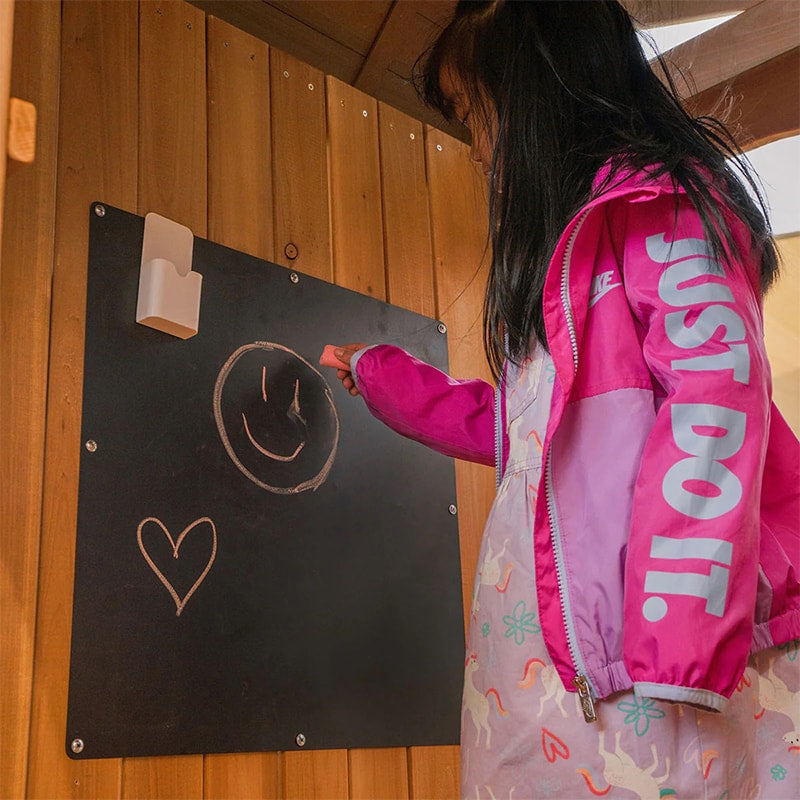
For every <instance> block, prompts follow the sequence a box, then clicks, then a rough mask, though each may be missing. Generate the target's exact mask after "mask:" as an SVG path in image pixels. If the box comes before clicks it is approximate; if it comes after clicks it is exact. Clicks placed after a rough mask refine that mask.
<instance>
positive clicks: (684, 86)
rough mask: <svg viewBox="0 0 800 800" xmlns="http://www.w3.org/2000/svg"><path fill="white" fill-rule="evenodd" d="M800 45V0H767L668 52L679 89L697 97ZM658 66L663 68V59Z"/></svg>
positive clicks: (666, 60)
mask: <svg viewBox="0 0 800 800" xmlns="http://www.w3.org/2000/svg"><path fill="white" fill-rule="evenodd" d="M798 46H800V16H799V15H798V4H797V0H762V1H761V2H760V3H758V4H757V5H754V6H752V7H750V8H749V9H747V11H744V12H742V13H741V14H739V15H738V16H736V17H734V18H733V19H732V20H729V21H728V22H724V23H723V24H722V25H718V26H717V27H716V28H712V29H711V30H710V31H706V32H705V33H703V34H700V36H696V37H695V38H694V39H690V40H689V41H688V42H684V43H683V44H679V45H678V46H677V47H673V48H672V49H671V50H669V51H667V52H666V53H664V61H665V62H666V64H667V68H668V69H669V71H670V74H671V75H672V78H673V80H674V81H675V84H676V86H677V87H678V91H679V92H680V93H681V94H682V95H685V96H688V97H691V96H693V95H696V94H699V93H700V92H703V91H705V90H706V89H709V88H710V87H712V86H716V85H717V84H720V83H724V82H725V81H729V80H732V79H733V78H735V77H736V76H737V75H739V74H740V73H743V72H746V71H747V70H750V69H753V68H754V67H757V66H758V65H759V64H763V63H765V62H767V61H769V60H771V59H773V58H777V57H778V56H779V55H781V54H783V53H786V52H788V51H790V50H792V49H794V48H795V47H798ZM653 68H654V69H655V70H656V73H657V74H659V73H660V74H662V75H663V73H662V72H661V70H660V67H659V66H658V64H654V65H653Z"/></svg>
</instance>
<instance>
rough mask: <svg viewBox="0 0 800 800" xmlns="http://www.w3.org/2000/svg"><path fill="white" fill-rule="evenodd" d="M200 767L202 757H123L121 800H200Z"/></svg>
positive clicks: (201, 775)
mask: <svg viewBox="0 0 800 800" xmlns="http://www.w3.org/2000/svg"><path fill="white" fill-rule="evenodd" d="M202 766H203V757H202V756H167V757H159V758H126V759H124V760H123V762H122V798H123V800H142V798H144V797H146V798H148V800H149V799H150V798H164V800H178V798H180V799H181V800H182V798H187V800H189V799H190V798H200V797H202V796H203V769H202Z"/></svg>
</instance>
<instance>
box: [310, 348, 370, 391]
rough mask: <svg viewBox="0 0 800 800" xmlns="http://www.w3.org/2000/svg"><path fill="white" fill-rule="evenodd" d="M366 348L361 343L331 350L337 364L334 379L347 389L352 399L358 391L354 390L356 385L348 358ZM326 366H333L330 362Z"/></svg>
mask: <svg viewBox="0 0 800 800" xmlns="http://www.w3.org/2000/svg"><path fill="white" fill-rule="evenodd" d="M366 346H367V345H366V344H364V343H363V342H359V343H357V344H344V345H338V346H335V347H333V349H332V352H333V355H334V357H335V358H336V361H338V362H339V364H337V369H336V377H337V378H338V379H339V380H340V381H341V382H342V386H344V388H345V389H347V391H348V392H350V394H351V395H353V397H355V396H356V395H357V394H358V389H357V388H356V383H355V381H354V380H353V373H352V370H351V369H350V358H351V357H352V355H353V353H356V352H358V351H359V350H363V349H364V348H365V347H366ZM326 351H327V348H326ZM321 363H322V362H321ZM327 364H328V366H333V363H332V362H330V361H328V362H327Z"/></svg>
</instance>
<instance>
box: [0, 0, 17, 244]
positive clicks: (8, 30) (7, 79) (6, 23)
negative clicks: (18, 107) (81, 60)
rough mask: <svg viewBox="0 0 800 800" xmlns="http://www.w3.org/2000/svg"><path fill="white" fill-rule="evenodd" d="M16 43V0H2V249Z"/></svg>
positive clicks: (0, 15)
mask: <svg viewBox="0 0 800 800" xmlns="http://www.w3.org/2000/svg"><path fill="white" fill-rule="evenodd" d="M13 43H14V0H0V250H1V249H2V244H3V200H4V199H5V196H6V160H7V159H6V150H7V146H8V142H7V136H8V105H9V100H10V98H11V49H12V47H11V46H12V44H13Z"/></svg>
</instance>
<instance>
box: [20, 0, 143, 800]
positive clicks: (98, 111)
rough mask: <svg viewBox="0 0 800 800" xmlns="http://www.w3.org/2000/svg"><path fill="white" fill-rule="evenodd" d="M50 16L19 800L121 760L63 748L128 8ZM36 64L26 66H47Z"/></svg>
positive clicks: (131, 102) (126, 150)
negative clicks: (91, 382) (55, 98)
mask: <svg viewBox="0 0 800 800" xmlns="http://www.w3.org/2000/svg"><path fill="white" fill-rule="evenodd" d="M33 5H38V4H33ZM42 5H43V6H50V4H42ZM50 7H51V8H52V6H50ZM56 13H58V14H60V15H61V18H62V31H61V85H60V98H59V128H60V130H59V145H58V192H57V201H56V224H55V260H54V267H53V296H52V316H51V335H50V363H49V377H48V401H47V431H46V439H45V463H44V497H43V512H42V539H41V553H40V567H39V594H38V607H37V623H36V650H35V668H34V681H33V706H32V717H31V744H30V755H29V761H28V770H29V776H28V791H27V796H28V797H31V798H43V800H51V799H52V798H57V797H76V798H79V797H86V798H99V797H117V796H118V795H119V791H120V768H121V763H120V761H119V760H116V759H109V760H103V761H89V760H86V761H72V760H70V759H69V758H67V756H66V754H65V741H64V740H65V721H66V713H67V687H68V678H69V646H70V640H69V634H70V627H71V614H72V580H73V567H74V559H75V529H76V523H77V500H78V470H79V461H80V457H81V450H82V448H81V445H80V432H81V428H80V426H81V398H82V391H83V339H84V319H85V317H84V315H85V297H86V264H87V252H88V216H89V213H90V211H89V204H90V202H92V201H94V200H103V201H106V202H108V203H110V204H112V205H116V206H120V207H122V208H127V209H129V210H135V208H136V184H137V180H136V174H137V156H136V153H137V139H136V136H137V122H136V120H137V95H138V89H137V85H138V78H137V72H138V69H137V40H138V33H137V27H138V9H137V6H136V4H129V3H103V2H72V3H65V4H64V6H63V8H60V7H58V6H56ZM50 46H51V45H48V48H49V47H50ZM55 47H56V53H58V50H57V46H55ZM45 52H46V51H43V52H42V53H38V52H37V53H31V54H30V57H31V58H42V57H49V55H48V56H45ZM42 111H43V113H44V110H42Z"/></svg>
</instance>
